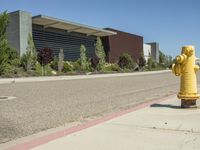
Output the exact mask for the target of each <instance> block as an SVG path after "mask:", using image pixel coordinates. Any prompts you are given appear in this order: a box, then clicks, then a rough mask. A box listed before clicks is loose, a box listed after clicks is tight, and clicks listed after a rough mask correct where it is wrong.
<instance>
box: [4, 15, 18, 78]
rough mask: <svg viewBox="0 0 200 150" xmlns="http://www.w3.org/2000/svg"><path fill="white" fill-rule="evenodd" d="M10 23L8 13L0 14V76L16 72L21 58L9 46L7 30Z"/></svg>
mask: <svg viewBox="0 0 200 150" xmlns="http://www.w3.org/2000/svg"><path fill="white" fill-rule="evenodd" d="M8 23H9V15H8V14H7V12H3V13H1V14H0V75H3V74H8V73H12V72H13V71H14V70H16V67H18V62H17V61H18V60H17V59H19V56H18V54H17V51H16V50H15V49H13V48H11V47H10V46H9V43H8V40H7V34H6V28H7V26H8ZM16 60H17V61H16ZM16 62H17V64H16ZM10 69H11V70H10ZM14 72H15V71H14Z"/></svg>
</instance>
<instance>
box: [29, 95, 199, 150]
mask: <svg viewBox="0 0 200 150" xmlns="http://www.w3.org/2000/svg"><path fill="white" fill-rule="evenodd" d="M144 106H145V105H142V106H141V109H139V110H136V111H132V112H129V113H127V114H125V115H122V116H118V117H117V116H115V118H114V117H113V119H111V120H108V121H106V122H101V123H100V124H97V125H95V126H92V127H89V128H86V129H83V130H80V129H79V130H77V131H78V132H74V133H72V134H68V135H67V136H64V137H61V138H57V139H56V138H54V140H53V141H49V142H48V143H45V144H43V145H39V146H37V147H35V148H33V150H55V149H57V150H67V149H69V150H146V149H147V150H176V149H182V150H193V149H194V150H199V149H200V109H199V108H197V109H180V100H178V99H177V98H176V96H171V97H170V98H168V99H167V100H165V101H163V102H161V103H156V104H153V105H151V106H148V107H144ZM142 107H144V108H142ZM66 134H67V133H66ZM54 136H55V135H54Z"/></svg>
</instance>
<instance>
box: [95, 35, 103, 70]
mask: <svg viewBox="0 0 200 150" xmlns="http://www.w3.org/2000/svg"><path fill="white" fill-rule="evenodd" d="M95 54H96V56H97V58H98V59H99V63H98V65H97V70H102V67H103V66H104V65H105V57H106V54H105V51H104V47H103V44H102V41H101V39H100V37H97V41H96V44H95Z"/></svg>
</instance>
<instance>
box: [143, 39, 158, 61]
mask: <svg viewBox="0 0 200 150" xmlns="http://www.w3.org/2000/svg"><path fill="white" fill-rule="evenodd" d="M146 44H148V45H150V46H151V58H152V59H153V60H155V61H156V62H157V63H159V50H160V48H159V43H157V42H152V43H146Z"/></svg>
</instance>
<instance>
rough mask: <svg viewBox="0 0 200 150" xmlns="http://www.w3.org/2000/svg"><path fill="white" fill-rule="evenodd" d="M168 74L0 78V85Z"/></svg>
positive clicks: (144, 73)
mask: <svg viewBox="0 0 200 150" xmlns="http://www.w3.org/2000/svg"><path fill="white" fill-rule="evenodd" d="M168 72H171V70H160V71H146V72H132V73H113V74H88V75H67V76H45V77H22V78H0V84H8V83H23V82H43V81H62V80H76V79H94V78H107V77H123V76H138V75H149V74H157V73H168Z"/></svg>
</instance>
